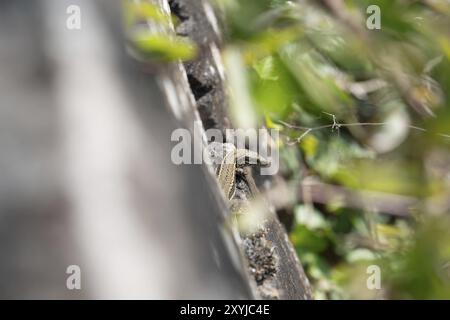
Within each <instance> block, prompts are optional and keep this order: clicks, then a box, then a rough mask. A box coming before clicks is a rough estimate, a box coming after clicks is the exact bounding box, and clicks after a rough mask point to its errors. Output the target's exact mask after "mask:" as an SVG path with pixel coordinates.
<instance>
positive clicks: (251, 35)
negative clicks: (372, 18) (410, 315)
mask: <svg viewBox="0 0 450 320" xmlns="http://www.w3.org/2000/svg"><path fill="white" fill-rule="evenodd" d="M216 3H217V5H218V7H219V8H220V9H221V10H223V11H224V12H225V21H226V26H227V35H226V46H227V47H229V48H233V50H238V52H240V56H241V60H242V62H243V64H242V65H243V66H244V68H245V70H242V72H241V74H243V75H244V76H245V77H246V81H247V83H248V88H249V93H248V94H249V95H250V96H251V101H252V103H253V106H254V110H255V112H256V114H257V115H258V117H259V119H260V123H261V124H265V125H266V126H267V127H269V128H279V129H281V133H282V137H283V140H282V141H280V145H281V147H282V149H281V158H282V160H283V163H282V165H283V166H282V168H283V171H282V174H283V175H284V176H285V177H286V179H287V180H288V182H289V185H290V186H291V187H292V188H293V189H297V188H300V187H302V183H303V182H304V181H306V180H307V179H311V178H313V179H315V180H318V181H321V182H323V183H326V184H328V185H332V186H335V187H339V188H344V189H345V190H347V192H348V193H350V194H352V195H353V196H354V197H356V198H357V199H359V200H360V201H359V202H360V206H359V207H358V206H356V207H355V206H349V205H348V204H347V203H346V202H345V201H344V200H342V199H339V197H335V198H333V197H331V198H330V200H329V201H328V202H326V203H317V202H315V201H314V195H313V196H312V197H311V199H310V200H307V199H305V201H304V202H301V203H297V205H296V207H295V210H294V214H295V225H294V227H293V230H292V232H291V239H292V242H293V243H294V245H295V247H296V250H297V252H298V255H299V257H300V259H301V261H302V262H303V264H304V265H305V267H306V271H307V273H308V275H309V278H310V280H311V281H312V282H313V286H314V289H315V294H316V298H323V299H342V298H357V299H358V298H363V299H364V298H400V299H404V298H405V299H408V298H421V299H430V298H439V299H442V298H447V299H448V298H450V283H449V281H450V280H449V279H450V278H449V275H450V273H449V270H450V233H449V232H448V231H447V230H450V229H449V228H450V223H449V218H448V214H449V213H450V200H449V199H450V149H449V145H450V137H449V136H448V135H449V134H450V96H449V95H450V4H449V2H447V1H437V0H423V1H418V0H354V1H351V0H348V1H339V0H335V1H327V0H322V1H306V0H299V1H285V0H216ZM369 5H378V6H379V7H380V9H381V11H380V12H381V30H369V29H367V28H366V19H367V17H368V14H367V13H366V9H367V7H368V6H369ZM245 99H246V98H245ZM235 100H237V101H239V97H235ZM243 100H244V98H243ZM361 192H378V194H380V195H390V196H394V197H398V198H400V199H404V198H402V197H407V198H408V199H414V200H415V201H416V202H414V203H415V205H414V206H412V207H411V208H409V210H408V212H406V213H405V214H409V216H408V217H406V218H405V217H401V218H399V217H397V216H395V215H393V214H392V212H388V211H389V210H386V212H377V211H376V210H374V208H371V207H369V206H365V201H364V199H363V198H362V196H361V194H362V193H361ZM391 199H392V197H386V201H391ZM395 199H396V198H395ZM380 201H383V200H380ZM393 205H395V204H393ZM385 208H389V205H387V206H385ZM373 264H375V265H378V266H380V268H381V271H382V274H381V277H382V279H381V281H382V289H381V290H369V289H368V288H367V285H366V280H367V277H368V274H367V272H366V271H367V266H369V265H373Z"/></svg>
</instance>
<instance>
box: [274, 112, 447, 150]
mask: <svg viewBox="0 0 450 320" xmlns="http://www.w3.org/2000/svg"><path fill="white" fill-rule="evenodd" d="M324 113H325V114H328V115H330V116H332V117H333V123H332V124H326V125H322V126H318V127H304V126H296V125H293V124H290V123H287V122H285V121H282V120H278V121H277V122H278V123H279V124H282V125H284V126H286V127H288V128H290V129H297V130H305V132H304V133H302V135H300V136H299V137H298V138H297V139H295V140H294V141H289V142H288V144H289V145H294V144H296V143H300V142H301V140H302V139H303V138H304V137H305V136H306V135H307V134H309V133H310V132H312V131H318V130H323V129H327V128H331V129H332V130H334V129H337V130H339V128H341V127H356V126H359V127H365V126H384V125H386V124H387V122H354V123H338V122H337V121H336V117H335V115H333V114H331V113H326V112H324ZM408 128H410V129H414V130H417V131H422V132H427V131H428V130H427V129H425V128H422V127H417V126H413V125H408ZM436 135H438V136H440V137H444V138H449V139H450V134H445V133H437V134H436Z"/></svg>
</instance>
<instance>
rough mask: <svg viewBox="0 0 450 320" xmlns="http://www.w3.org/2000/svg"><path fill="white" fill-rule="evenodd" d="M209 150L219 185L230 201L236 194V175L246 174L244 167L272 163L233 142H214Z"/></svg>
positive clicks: (209, 146)
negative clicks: (239, 147) (237, 146)
mask: <svg viewBox="0 0 450 320" xmlns="http://www.w3.org/2000/svg"><path fill="white" fill-rule="evenodd" d="M207 152H208V154H209V157H210V159H211V160H212V165H213V167H214V169H215V173H216V176H217V179H218V181H219V185H220V187H221V189H222V190H223V192H224V194H225V196H226V197H227V200H228V201H230V202H231V201H232V200H233V198H234V196H235V194H236V175H244V170H243V169H244V167H246V166H249V165H260V166H268V165H270V161H269V160H268V159H265V158H264V157H262V156H260V155H259V154H258V153H257V152H254V151H251V150H247V149H238V148H236V147H235V146H234V145H233V144H232V143H220V142H212V143H210V144H209V145H208V147H207Z"/></svg>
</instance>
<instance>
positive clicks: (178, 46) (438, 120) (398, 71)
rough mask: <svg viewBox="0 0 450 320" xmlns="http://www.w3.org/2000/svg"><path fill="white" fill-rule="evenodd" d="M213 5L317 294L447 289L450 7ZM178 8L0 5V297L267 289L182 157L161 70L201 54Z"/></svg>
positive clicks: (247, 120) (422, 293) (329, 2)
mask: <svg viewBox="0 0 450 320" xmlns="http://www.w3.org/2000/svg"><path fill="white" fill-rule="evenodd" d="M75 2H76V4H77V5H78V6H79V7H80V8H81V14H82V20H81V21H82V26H81V29H79V30H78V29H77V30H70V29H68V28H67V26H66V22H67V18H68V16H70V14H68V12H67V8H68V7H69V6H70V5H72V4H74V3H75ZM137 2H141V1H137ZM142 2H146V1H142ZM209 2H210V3H211V4H213V5H214V8H215V9H216V10H217V11H216V12H217V16H218V17H219V23H218V26H220V28H221V30H222V31H221V47H220V48H219V50H220V54H221V57H222V58H223V61H224V72H225V75H226V78H228V79H230V80H231V81H229V91H230V93H231V94H230V97H231V99H230V105H229V114H230V117H231V119H232V121H233V123H234V124H235V125H236V126H238V127H240V126H242V127H244V126H245V127H248V126H255V127H266V128H269V129H278V130H279V131H280V139H279V140H278V141H276V143H277V145H278V146H279V150H280V151H279V152H280V165H281V168H280V172H279V174H278V177H279V178H280V179H281V180H282V181H283V183H284V185H285V186H286V187H287V189H286V190H288V194H289V197H288V198H289V199H288V200H287V201H286V203H284V204H280V205H279V208H278V213H279V214H280V219H281V220H282V221H283V222H284V225H285V227H286V230H287V231H288V232H289V239H290V240H291V242H292V243H293V245H294V246H295V249H296V253H297V255H298V257H299V258H300V260H301V262H302V264H303V266H304V267H305V271H306V274H307V276H308V278H309V281H310V282H311V284H312V286H313V290H314V296H315V298H316V299H449V298H450V231H449V230H450V217H449V213H450V148H449V147H450V96H449V90H450V19H449V18H450V1H448V0H370V1H369V0H367V1H366V0H347V1H345V0H320V1H312V0H311V1H307V0H297V1H285V0H211V1H209ZM169 3H170V4H171V7H172V9H173V8H178V9H179V10H177V12H176V14H175V13H174V15H173V17H171V19H170V17H169V22H167V21H166V20H165V19H166V18H165V16H162V15H161V14H160V12H159V11H158V8H157V7H155V6H154V4H155V2H152V1H150V2H148V4H147V5H145V6H142V5H141V4H136V1H101V0H98V1H89V0H86V1H65V0H64V1H58V0H46V1H31V2H30V1H21V0H15V1H0V255H1V257H0V297H2V298H80V297H87V298H90V297H94V298H251V297H252V294H251V289H250V288H249V287H248V285H247V283H248V282H247V280H246V275H244V274H242V271H241V270H242V265H241V263H242V262H241V261H240V255H239V252H238V251H239V250H238V249H237V248H236V247H235V245H234V242H233V240H232V239H230V238H229V236H228V235H227V232H224V231H223V230H222V229H221V227H220V226H221V224H218V223H217V221H221V220H220V219H222V218H221V217H220V214H219V212H220V208H218V205H217V203H216V202H215V201H214V196H213V195H211V190H209V188H208V183H207V181H206V178H205V176H204V174H203V172H202V171H201V169H200V168H199V167H197V166H175V165H173V164H172V163H171V162H170V159H169V157H170V148H171V145H170V140H169V139H170V134H171V132H172V130H173V129H174V128H176V127H177V123H176V121H175V120H174V119H173V118H172V117H171V116H170V115H169V113H168V112H167V110H166V108H165V104H166V101H165V97H164V96H163V93H162V91H161V89H160V87H158V79H157V78H158V75H157V72H156V70H158V66H159V65H164V64H166V63H168V62H171V61H179V60H183V61H186V62H188V61H190V60H192V59H195V57H196V56H197V55H199V54H200V53H199V48H198V47H197V46H196V44H195V43H194V42H192V41H190V39H188V38H186V36H185V35H184V34H183V30H184V29H183V28H186V25H187V24H189V19H188V18H187V17H185V18H186V19H184V18H183V14H182V4H183V1H182V0H173V1H169ZM371 5H375V6H376V7H375V9H373V7H372V9H373V10H369V12H368V11H367V8H368V7H369V6H371ZM137 15H138V16H141V17H142V16H144V17H146V18H147V19H148V20H149V21H152V23H155V24H156V25H162V26H164V25H165V24H167V23H171V24H173V25H175V27H176V30H177V33H178V36H177V37H176V38H173V39H172V38H168V37H165V36H163V34H161V35H156V36H155V35H154V34H151V35H149V34H146V33H145V32H142V29H139V28H131V26H133V25H134V22H135V21H134V19H136V16H137ZM374 19H375V20H374ZM377 19H378V20H377ZM377 21H378V22H379V28H378V27H376V28H372V26H374V25H376V23H375V22H377ZM374 23H375V24H374ZM130 28H131V29H133V30H134V31H130V30H131V29H130ZM136 61H140V62H142V61H146V62H150V61H151V64H150V63H149V64H146V68H144V69H145V70H143V68H142V64H139V63H136ZM143 71H145V72H143ZM233 79H234V80H235V79H238V80H239V81H232V80H233ZM272 186H273V185H272ZM268 189H270V188H268ZM265 191H266V192H270V190H265ZM211 212H212V213H213V214H210V213H211ZM206 213H208V214H206ZM69 265H79V266H80V268H81V270H82V279H83V280H82V285H83V288H84V289H83V290H81V291H79V290H67V288H66V279H67V277H68V274H67V273H66V268H67V266H69ZM374 265H375V266H378V267H379V270H380V271H381V273H380V276H381V287H380V288H379V289H373V288H372V289H371V288H369V286H368V285H367V279H368V277H369V276H370V275H371V273H370V272H368V270H371V269H370V268H369V269H368V267H369V266H374Z"/></svg>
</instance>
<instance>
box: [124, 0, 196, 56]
mask: <svg viewBox="0 0 450 320" xmlns="http://www.w3.org/2000/svg"><path fill="white" fill-rule="evenodd" d="M123 15H124V23H125V27H126V30H127V32H128V38H129V40H130V43H131V48H132V49H133V51H134V55H135V56H136V57H138V58H139V59H141V60H145V61H151V60H155V61H179V60H182V61H184V60H190V59H193V58H194V57H195V56H196V55H197V51H198V49H197V46H196V45H195V44H194V43H193V42H192V41H191V40H190V39H188V38H187V37H180V36H177V35H175V34H174V32H173V31H172V30H171V27H172V26H173V25H176V24H177V23H178V21H177V19H176V17H175V16H171V15H169V14H167V13H165V12H163V11H162V9H161V8H159V7H158V6H156V5H154V4H152V3H150V2H133V1H130V0H124V1H123ZM150 26H151V27H150Z"/></svg>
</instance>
